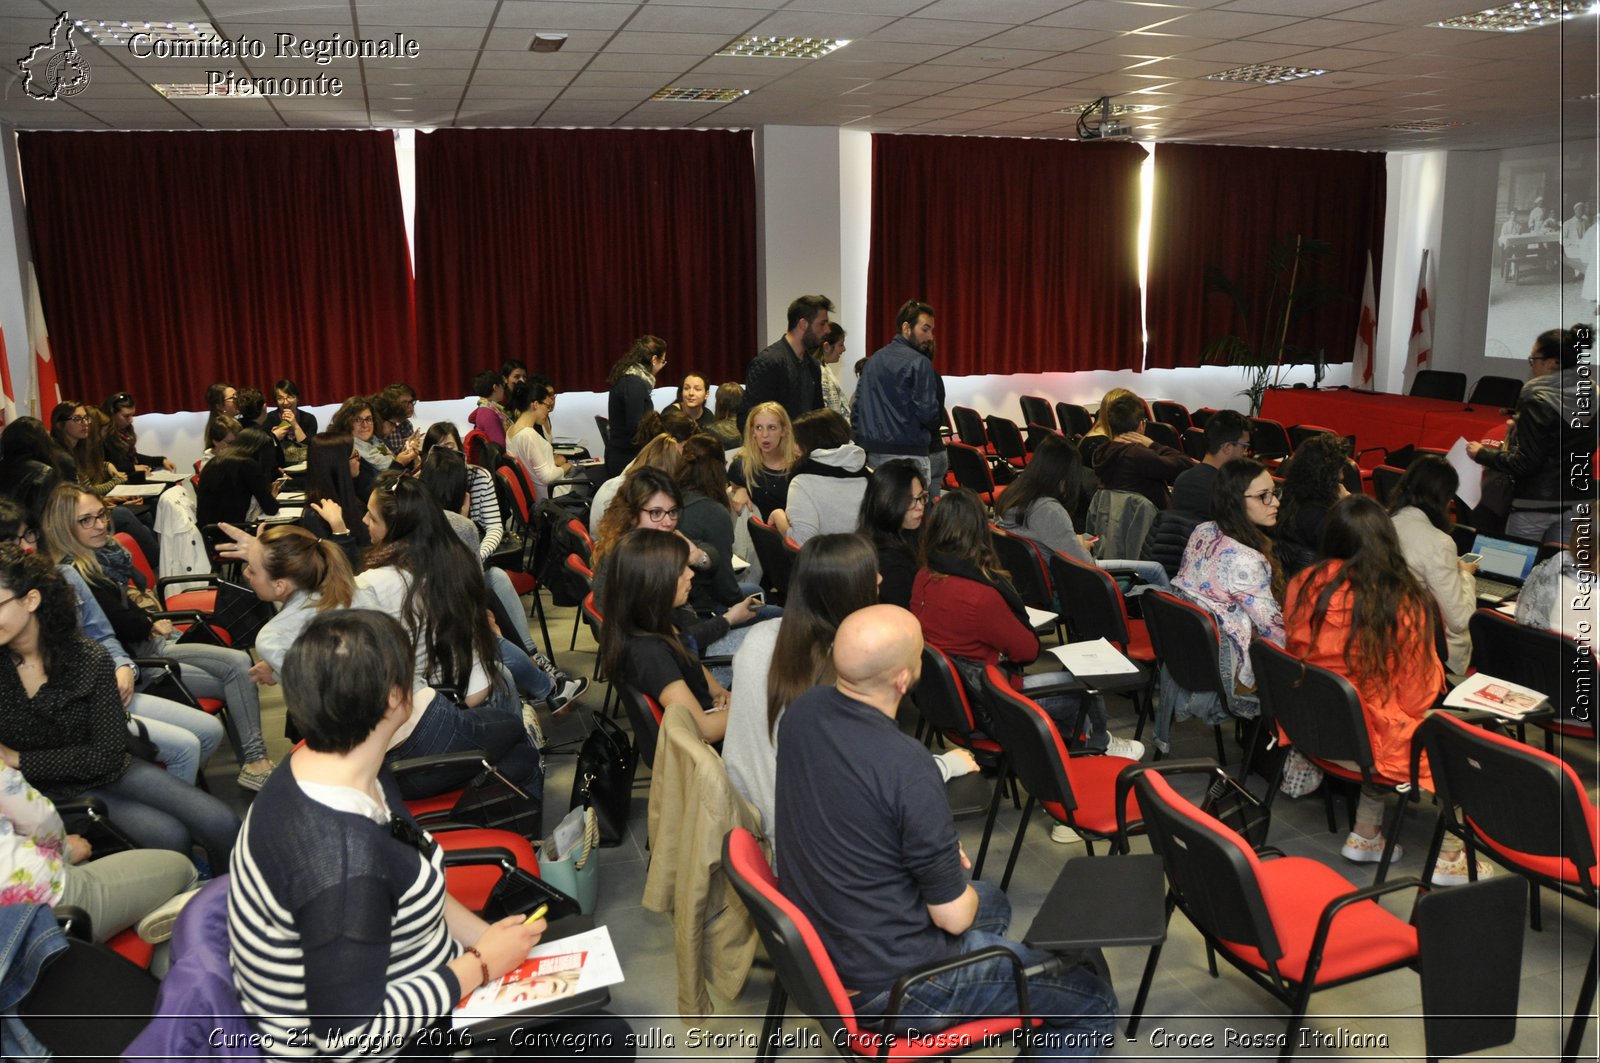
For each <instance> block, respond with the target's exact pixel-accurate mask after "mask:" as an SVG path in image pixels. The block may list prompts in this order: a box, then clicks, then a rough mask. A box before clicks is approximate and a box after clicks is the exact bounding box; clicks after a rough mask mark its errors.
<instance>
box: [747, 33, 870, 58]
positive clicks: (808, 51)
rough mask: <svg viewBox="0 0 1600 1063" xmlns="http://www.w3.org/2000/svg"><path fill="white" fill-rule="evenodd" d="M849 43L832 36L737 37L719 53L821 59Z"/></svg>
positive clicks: (756, 56)
mask: <svg viewBox="0 0 1600 1063" xmlns="http://www.w3.org/2000/svg"><path fill="white" fill-rule="evenodd" d="M849 43H850V42H849V41H841V40H835V39H833V38H832V37H735V38H734V39H733V40H731V41H729V42H728V43H727V44H725V45H723V46H722V49H721V50H720V51H718V52H717V54H718V55H728V56H735V57H738V58H740V59H821V58H822V57H823V56H825V55H827V54H828V53H829V52H836V51H838V50H839V49H840V48H843V47H844V46H845V45H847V44H849Z"/></svg>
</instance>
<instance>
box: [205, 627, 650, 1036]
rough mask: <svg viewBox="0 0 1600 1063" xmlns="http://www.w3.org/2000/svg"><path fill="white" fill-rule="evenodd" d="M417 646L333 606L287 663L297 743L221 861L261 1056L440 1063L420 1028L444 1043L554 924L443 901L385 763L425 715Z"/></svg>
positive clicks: (244, 1002)
mask: <svg viewBox="0 0 1600 1063" xmlns="http://www.w3.org/2000/svg"><path fill="white" fill-rule="evenodd" d="M407 641H408V640H407V634H406V631H405V630H404V628H402V626H401V625H400V624H399V623H398V622H397V621H396V620H395V619H393V618H392V617H389V616H386V615H383V614H381V613H378V612H373V611H368V610H335V611H333V612H329V613H325V614H322V615H320V616H317V617H316V618H315V619H313V620H312V621H311V622H310V623H309V624H308V625H306V628H305V631H304V632H303V633H302V634H301V636H300V638H299V639H297V640H296V641H295V643H294V646H293V647H292V648H291V649H290V650H289V652H288V655H287V657H286V658H285V660H284V664H283V688H284V700H285V701H286V702H287V703H288V708H289V718H290V720H291V721H292V722H293V723H294V725H295V726H296V727H297V728H298V729H299V731H300V733H301V734H302V735H304V736H305V745H304V747H303V748H301V749H298V750H296V751H295V752H294V753H293V754H291V755H290V757H289V758H288V759H287V760H286V761H285V762H284V769H285V770H283V771H280V772H278V773H277V774H276V775H275V776H273V779H272V781H271V783H270V784H269V785H268V786H267V788H266V789H265V790H263V791H262V793H261V795H260V796H259V797H258V798H257V799H256V802H255V804H254V805H253V806H252V808H251V809H250V813H249V815H248V816H246V817H245V825H244V829H243V830H242V831H241V832H240V835H239V844H238V847H237V848H236V849H235V851H234V858H233V861H232V863H231V864H230V865H229V871H230V872H231V879H230V882H229V894H228V942H229V948H230V964H229V966H230V967H231V969H232V971H233V988H234V990H235V991H236V992H237V993H238V996H239V1003H240V1005H241V1007H242V1009H243V1011H244V1015H245V1018H246V1019H247V1020H248V1022H249V1023H250V1025H251V1028H252V1029H253V1031H254V1032H256V1033H257V1034H259V1035H261V1040H262V1042H263V1049H262V1052H263V1055H266V1056H267V1057H269V1058H274V1059H276V1058H288V1057H290V1056H293V1057H297V1058H298V1057H301V1056H305V1055H314V1056H317V1057H319V1058H321V1057H328V1058H333V1057H337V1058H346V1057H347V1056H349V1055H350V1054H351V1049H350V1047H349V1046H351V1045H357V1044H362V1045H372V1046H378V1047H376V1048H375V1049H372V1050H369V1051H368V1052H364V1053H363V1054H362V1058H371V1059H392V1058H395V1057H397V1056H420V1055H434V1054H437V1049H430V1048H428V1047H426V1046H425V1045H424V1044H423V1039H424V1035H426V1034H429V1032H430V1031H431V1032H432V1034H433V1035H438V1034H444V1033H448V1031H449V1024H450V1022H451V1016H452V1012H453V1011H454V1008H455V1005H456V1002H457V1001H459V1000H460V999H462V998H463V997H465V996H466V995H468V994H470V993H472V992H473V991H474V990H476V989H478V988H480V987H481V986H484V985H486V984H488V983H489V982H490V981H492V980H493V979H496V978H500V977H502V976H503V975H505V974H506V973H508V972H509V971H510V970H511V969H512V968H514V967H516V966H517V965H518V964H519V963H522V962H523V961H524V960H525V959H526V958H527V955H528V951H529V950H530V949H531V948H533V946H534V945H535V944H537V943H538V941H539V938H540V935H541V934H543V933H544V930H545V922H544V920H542V919H540V920H535V921H533V922H531V923H530V922H527V921H526V919H525V915H524V914H523V913H519V914H516V915H511V916H507V917H506V918H504V919H501V920H499V921H498V922H495V923H493V924H490V923H487V922H485V921H484V920H483V919H481V918H479V917H478V916H477V915H475V914H473V913H472V912H470V911H468V910H467V909H466V908H465V907H463V906H462V905H461V903H460V902H459V901H457V900H455V899H454V898H453V897H451V896H450V895H449V894H448V893H447V892H446V891H445V879H444V864H443V860H442V857H441V854H440V850H439V848H438V846H437V845H436V844H435V842H434V841H433V838H432V837H431V836H430V835H429V834H428V833H427V832H426V831H424V830H422V829H421V828H419V827H418V826H417V824H416V822H415V821H414V820H413V819H412V818H411V815H410V813H409V812H407V810H406V807H405V804H404V801H403V795H402V793H401V791H400V789H399V787H398V786H396V784H395V781H394V779H393V777H391V776H390V775H389V774H388V773H387V772H385V771H384V770H383V763H384V759H385V756H386V754H387V752H388V751H389V750H391V749H393V748H394V747H395V746H396V744H397V743H399V742H400V741H402V739H401V735H402V734H403V733H404V732H405V731H406V730H407V729H409V728H412V727H414V726H415V723H414V718H415V716H416V714H418V713H421V712H422V711H424V710H423V709H422V708H421V707H415V708H414V707H413V699H414V696H415V694H414V691H415V690H416V682H417V679H416V677H415V676H414V674H413V665H414V662H413V659H412V657H411V654H410V653H408V652H407V648H406V647H407ZM338 868H344V869H348V872H349V873H346V874H330V873H329V869H338ZM540 1032H541V1033H544V1034H546V1035H549V1036H552V1037H561V1036H572V1037H581V1036H583V1035H584V1034H589V1035H609V1036H610V1037H611V1038H612V1043H613V1044H616V1045H620V1044H621V1043H622V1042H623V1040H624V1036H625V1034H626V1032H627V1027H626V1025H625V1024H623V1023H621V1022H620V1020H616V1019H613V1018H611V1017H610V1016H605V1015H603V1014H602V1015H600V1016H592V1017H580V1018H563V1019H558V1020H556V1021H555V1022H554V1023H553V1024H552V1025H545V1026H541V1027H540ZM502 1036H508V1037H510V1036H515V1035H512V1034H506V1035H502ZM524 1036H525V1035H524ZM432 1043H435V1044H437V1043H440V1042H438V1041H434V1042H432ZM580 1043H581V1042H580ZM297 1045H299V1046H303V1047H300V1048H296V1047H294V1046H297Z"/></svg>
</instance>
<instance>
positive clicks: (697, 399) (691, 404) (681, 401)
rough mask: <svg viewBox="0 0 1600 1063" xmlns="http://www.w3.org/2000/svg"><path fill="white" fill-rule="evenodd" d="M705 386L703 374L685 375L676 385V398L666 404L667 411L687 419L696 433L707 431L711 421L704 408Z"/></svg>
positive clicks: (708, 411) (707, 411) (708, 413)
mask: <svg viewBox="0 0 1600 1063" xmlns="http://www.w3.org/2000/svg"><path fill="white" fill-rule="evenodd" d="M707 386H708V385H707V384H706V375H705V374H704V373H685V374H684V376H683V381H682V383H680V384H679V385H678V397H677V398H676V399H674V400H673V401H672V402H669V403H668V404H667V409H668V410H673V411H676V412H677V413H681V414H683V415H684V416H685V417H687V418H688V419H689V423H690V424H692V425H694V429H695V431H697V432H704V431H709V430H710V427H711V422H712V420H713V418H712V416H711V411H710V410H709V409H707V408H706V399H707V398H708V397H709V396H708V394H707V390H706V389H707Z"/></svg>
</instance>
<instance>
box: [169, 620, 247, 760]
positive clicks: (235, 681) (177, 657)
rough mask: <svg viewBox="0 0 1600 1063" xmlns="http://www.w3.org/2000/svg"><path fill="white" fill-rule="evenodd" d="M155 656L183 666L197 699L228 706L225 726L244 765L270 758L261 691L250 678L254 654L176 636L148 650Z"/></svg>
mask: <svg viewBox="0 0 1600 1063" xmlns="http://www.w3.org/2000/svg"><path fill="white" fill-rule="evenodd" d="M147 648H148V649H151V650H153V651H154V653H153V654H152V656H161V657H165V658H167V659H168V660H172V661H177V662H178V664H179V665H181V666H182V672H183V685H184V686H186V687H188V688H189V693H191V694H193V695H194V696H195V697H197V698H215V699H217V700H218V701H221V702H223V703H224V704H226V705H227V712H226V714H225V715H224V716H223V720H222V723H223V726H224V727H226V728H227V730H228V741H229V742H232V743H233V751H234V753H236V754H238V757H239V763H240V764H254V763H255V762H256V761H258V760H265V759H266V757H267V742H266V739H264V738H262V736H261V691H260V690H259V689H257V687H256V683H255V680H253V679H251V678H250V655H249V654H248V653H245V652H244V651H243V650H233V649H229V648H227V647H226V646H204V645H200V644H197V643H186V644H180V643H179V642H178V641H177V639H176V638H175V637H173V638H168V639H165V640H162V641H160V642H155V643H153V644H151V645H149V646H148V647H147Z"/></svg>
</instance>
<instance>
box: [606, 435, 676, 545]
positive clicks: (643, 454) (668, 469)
mask: <svg viewBox="0 0 1600 1063" xmlns="http://www.w3.org/2000/svg"><path fill="white" fill-rule="evenodd" d="M691 434H692V433H691ZM686 438H687V437H686ZM682 448H683V443H682V442H681V441H680V440H677V439H674V438H672V436H671V435H669V434H668V433H666V432H659V433H657V434H656V435H655V436H654V437H653V438H652V439H651V440H650V441H649V442H648V443H646V444H645V445H644V448H643V449H642V450H640V451H639V456H638V457H636V458H634V459H633V461H631V462H630V463H629V464H628V467H627V468H626V469H625V470H623V473H622V475H621V476H613V477H612V478H611V479H609V480H607V481H606V482H605V483H603V484H601V485H600V486H599V487H598V488H596V489H595V492H594V498H593V499H591V500H590V503H589V534H590V535H591V536H597V535H599V534H600V522H601V521H602V520H604V519H605V515H606V510H607V509H609V508H610V507H611V500H612V499H613V498H615V497H617V491H618V490H620V489H621V487H622V483H623V481H624V480H626V479H627V478H628V477H629V476H631V475H632V474H633V473H634V472H636V471H638V470H639V469H646V468H648V469H660V470H661V471H662V472H664V473H666V474H667V477H668V478H669V479H673V480H676V479H677V477H678V466H679V465H680V464H682V457H681V451H682Z"/></svg>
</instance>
